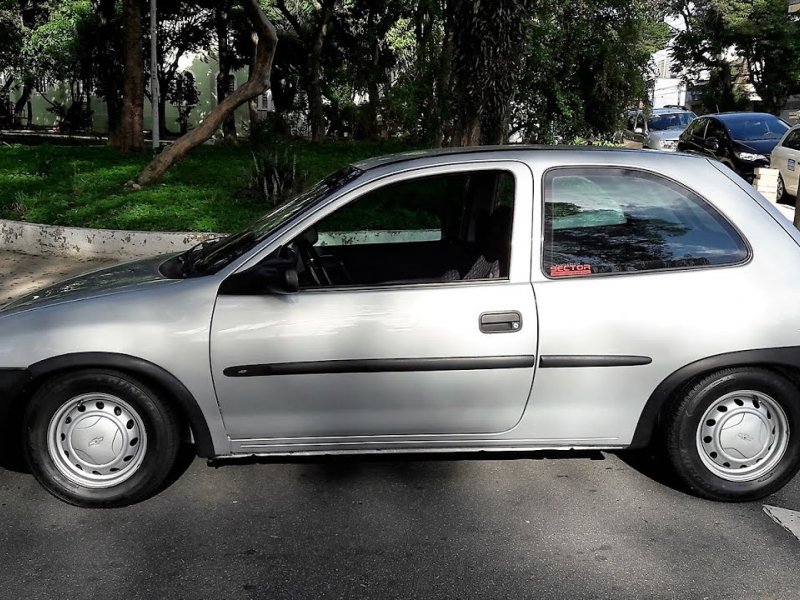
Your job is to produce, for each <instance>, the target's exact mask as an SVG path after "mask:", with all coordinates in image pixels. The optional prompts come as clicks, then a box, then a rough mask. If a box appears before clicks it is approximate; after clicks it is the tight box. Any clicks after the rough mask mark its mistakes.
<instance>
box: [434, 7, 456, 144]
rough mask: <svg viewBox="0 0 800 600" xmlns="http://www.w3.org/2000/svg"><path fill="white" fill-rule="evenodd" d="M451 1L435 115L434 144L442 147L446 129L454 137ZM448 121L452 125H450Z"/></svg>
mask: <svg viewBox="0 0 800 600" xmlns="http://www.w3.org/2000/svg"><path fill="white" fill-rule="evenodd" d="M451 4H452V3H451V2H449V1H448V2H447V3H446V4H445V8H444V11H445V15H444V39H443V40H442V53H441V57H440V59H439V69H438V71H437V74H436V116H435V117H434V123H435V132H434V145H435V146H436V147H437V148H441V147H442V146H444V145H445V142H447V141H448V140H447V137H448V135H447V133H446V130H447V129H450V130H451V131H450V136H451V137H452V134H453V132H452V120H451V117H450V116H449V113H450V110H449V108H450V100H451V96H450V94H451V84H452V79H453V17H452V9H451ZM448 121H450V126H449V127H448Z"/></svg>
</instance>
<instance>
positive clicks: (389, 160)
mask: <svg viewBox="0 0 800 600" xmlns="http://www.w3.org/2000/svg"><path fill="white" fill-rule="evenodd" d="M551 152H570V153H581V154H592V153H595V154H599V153H606V154H625V155H633V154H643V153H644V154H646V155H652V154H654V153H658V154H663V156H664V158H668V157H670V156H676V155H677V156H691V155H683V154H682V153H676V152H665V153H662V152H657V151H652V150H647V151H645V150H638V149H630V148H611V147H608V146H567V145H561V146H544V145H526V144H508V145H505V146H467V147H459V148H433V149H429V150H414V151H411V152H401V153H398V154H388V155H385V156H377V157H375V158H368V159H365V160H361V161H358V162H354V163H352V165H351V166H353V167H355V168H356V169H359V170H361V171H370V170H373V169H377V168H380V167H385V166H388V165H392V164H398V163H404V162H411V161H415V160H420V159H436V158H444V157H459V156H463V157H468V156H475V157H477V156H479V155H494V157H497V155H507V158H508V159H510V160H514V159H515V158H520V159H521V158H526V157H530V154H531V153H551ZM526 155H527V156H526ZM503 158H506V157H503Z"/></svg>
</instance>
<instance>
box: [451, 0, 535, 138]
mask: <svg viewBox="0 0 800 600" xmlns="http://www.w3.org/2000/svg"><path fill="white" fill-rule="evenodd" d="M453 1H454V2H455V4H454V12H453V21H454V37H453V76H454V91H455V105H456V126H455V130H454V134H453V137H452V144H453V145H456V146H472V145H477V144H502V143H503V142H505V139H506V133H507V129H508V120H509V116H510V107H511V102H512V100H513V98H514V94H515V92H516V91H517V85H518V83H519V80H520V70H521V66H522V65H521V64H520V61H521V58H522V56H523V55H524V52H523V48H524V40H525V37H524V31H525V25H526V22H527V21H528V19H529V18H530V16H529V10H530V5H531V2H530V1H529V0H495V1H492V2H489V1H488V0H475V1H474V2H459V1H457V0H453Z"/></svg>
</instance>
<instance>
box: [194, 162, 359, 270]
mask: <svg viewBox="0 0 800 600" xmlns="http://www.w3.org/2000/svg"><path fill="white" fill-rule="evenodd" d="M362 173H363V171H361V170H360V169H357V168H356V167H353V166H348V167H345V168H343V169H340V170H339V171H336V172H335V173H333V174H332V175H329V176H328V177H326V178H325V179H323V180H322V181H320V182H319V183H317V184H316V185H314V186H313V187H311V188H309V189H307V190H305V191H304V192H302V193H300V194H298V195H297V196H295V197H294V198H292V199H291V200H288V201H286V202H284V203H283V204H281V205H279V206H276V207H275V208H274V209H272V210H271V211H270V212H268V213H267V214H266V215H264V216H263V217H261V218H260V219H259V220H258V221H256V222H255V223H253V224H252V225H251V226H250V227H248V228H247V229H244V230H242V231H240V232H238V233H234V234H232V235H229V236H228V237H226V238H225V239H224V240H222V241H220V242H219V243H217V244H214V245H213V246H209V247H208V249H207V250H206V251H205V252H201V253H199V254H198V256H197V258H196V259H195V262H194V270H195V271H196V272H198V273H202V274H209V273H216V272H217V271H219V270H220V269H222V268H223V267H225V266H227V265H229V264H230V263H231V262H233V261H234V260H236V259H237V258H239V257H240V256H242V255H243V254H245V253H246V252H248V251H250V250H251V249H252V248H254V247H255V246H256V245H257V244H259V243H260V242H261V241H263V240H264V239H265V238H266V237H267V236H268V235H269V234H270V233H271V232H273V231H275V230H276V229H277V228H278V227H280V226H281V225H282V224H283V223H285V222H287V221H288V220H289V219H291V218H292V217H294V216H295V215H297V214H298V213H300V212H302V211H304V210H305V209H306V208H308V207H310V206H313V205H314V204H316V203H317V202H319V201H321V200H323V199H324V198H327V197H328V196H330V195H331V194H332V193H334V192H336V191H337V190H340V189H341V188H343V187H344V186H345V185H347V184H348V183H350V182H351V181H353V180H354V179H355V178H356V177H358V176H359V175H361V174H362Z"/></svg>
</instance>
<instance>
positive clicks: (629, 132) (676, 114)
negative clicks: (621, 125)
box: [622, 107, 697, 151]
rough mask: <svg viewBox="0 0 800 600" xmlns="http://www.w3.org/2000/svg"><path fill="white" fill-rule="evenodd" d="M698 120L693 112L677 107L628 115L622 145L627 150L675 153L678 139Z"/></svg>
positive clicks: (640, 111) (638, 111)
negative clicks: (643, 149) (640, 149)
mask: <svg viewBox="0 0 800 600" xmlns="http://www.w3.org/2000/svg"><path fill="white" fill-rule="evenodd" d="M696 118H697V115H696V114H694V113H693V112H691V111H689V110H686V109H683V108H677V107H670V108H656V109H653V110H652V111H650V112H649V113H646V112H645V111H643V110H635V111H631V112H629V113H628V120H627V123H626V125H625V130H624V131H623V132H622V143H623V145H624V146H625V147H626V148H636V149H639V148H645V149H650V150H667V151H674V150H675V149H677V147H678V138H680V136H681V134H682V133H683V132H684V130H685V129H686V128H687V127H688V126H689V125H690V124H691V122H692V121H694V120H695V119H696Z"/></svg>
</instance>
